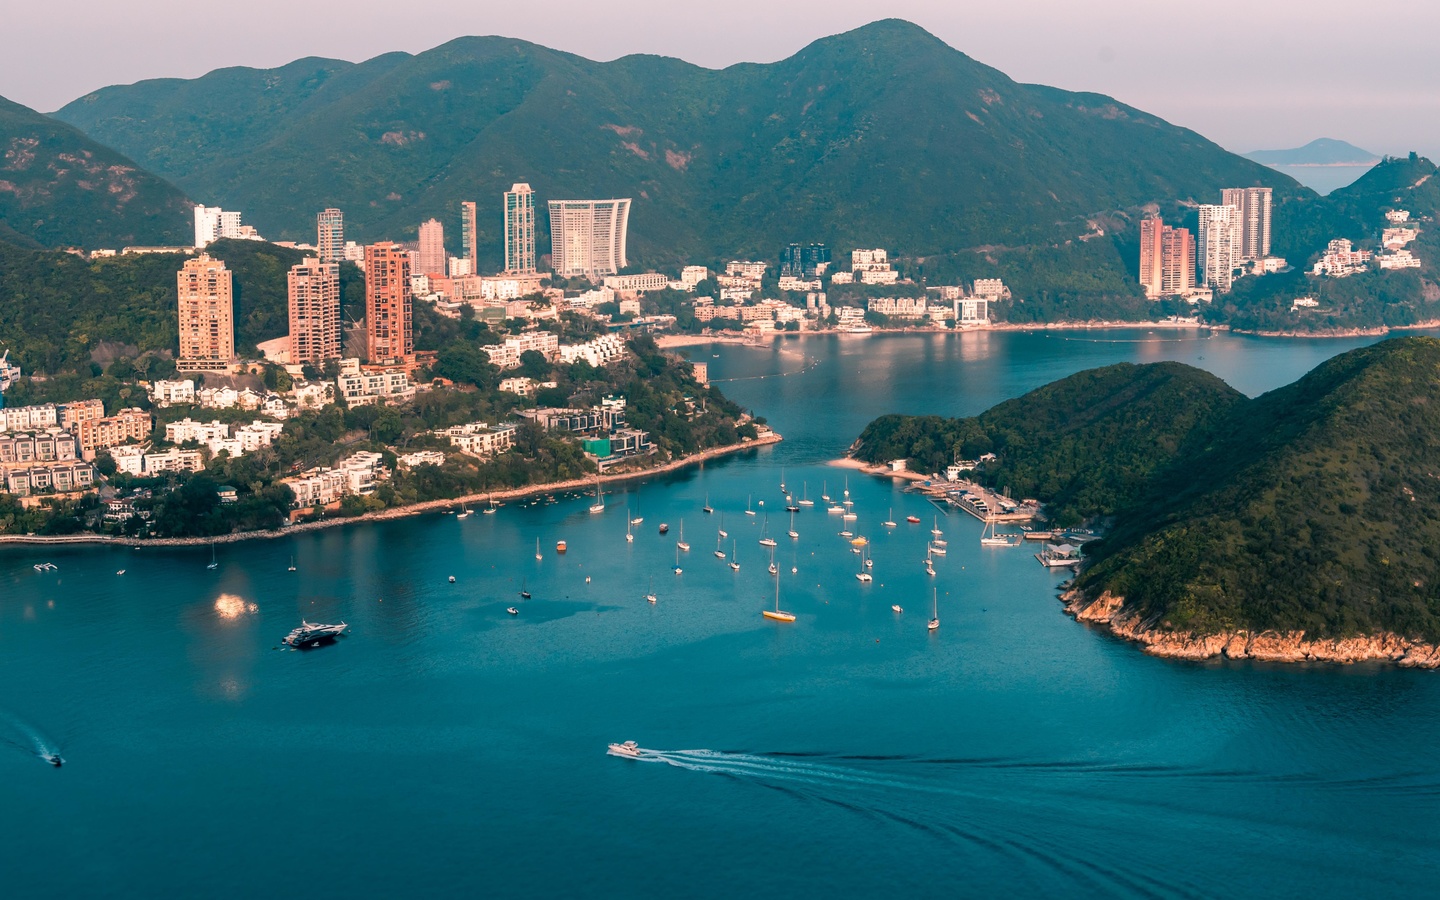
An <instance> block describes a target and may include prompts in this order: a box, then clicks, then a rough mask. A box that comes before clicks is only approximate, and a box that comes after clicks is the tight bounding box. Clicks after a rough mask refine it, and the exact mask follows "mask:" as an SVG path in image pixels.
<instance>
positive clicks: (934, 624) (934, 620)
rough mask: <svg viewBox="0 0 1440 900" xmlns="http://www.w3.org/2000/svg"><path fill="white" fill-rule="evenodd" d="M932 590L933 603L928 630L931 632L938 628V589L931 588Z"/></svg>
mask: <svg viewBox="0 0 1440 900" xmlns="http://www.w3.org/2000/svg"><path fill="white" fill-rule="evenodd" d="M933 590H934V591H935V595H934V596H935V602H934V606H933V607H932V610H931V613H930V625H929V629H930V630H931V631H934V630H935V629H937V628H939V627H940V589H939V588H933Z"/></svg>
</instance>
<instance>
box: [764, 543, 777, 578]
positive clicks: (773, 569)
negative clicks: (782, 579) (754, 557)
mask: <svg viewBox="0 0 1440 900" xmlns="http://www.w3.org/2000/svg"><path fill="white" fill-rule="evenodd" d="M766 571H767V572H769V573H770V574H771V575H778V574H780V569H779V567H777V566H776V565H775V548H774V547H771V548H770V565H769V567H768V568H767V569H766Z"/></svg>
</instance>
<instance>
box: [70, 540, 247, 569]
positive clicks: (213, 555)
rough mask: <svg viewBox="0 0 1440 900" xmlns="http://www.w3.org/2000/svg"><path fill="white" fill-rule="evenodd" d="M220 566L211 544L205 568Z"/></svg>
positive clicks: (213, 546)
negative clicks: (208, 561) (208, 559)
mask: <svg viewBox="0 0 1440 900" xmlns="http://www.w3.org/2000/svg"><path fill="white" fill-rule="evenodd" d="M46 565H49V564H48V563H47V564H46ZM219 565H220V564H219V563H218V562H216V561H215V545H214V544H211V545H210V565H208V566H206V567H205V568H207V569H214V568H217V567H219Z"/></svg>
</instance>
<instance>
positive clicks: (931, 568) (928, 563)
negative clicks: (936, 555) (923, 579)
mask: <svg viewBox="0 0 1440 900" xmlns="http://www.w3.org/2000/svg"><path fill="white" fill-rule="evenodd" d="M925 574H926V575H934V574H935V561H934V560H933V559H931V558H930V549H929V548H928V547H927V548H926V549H925Z"/></svg>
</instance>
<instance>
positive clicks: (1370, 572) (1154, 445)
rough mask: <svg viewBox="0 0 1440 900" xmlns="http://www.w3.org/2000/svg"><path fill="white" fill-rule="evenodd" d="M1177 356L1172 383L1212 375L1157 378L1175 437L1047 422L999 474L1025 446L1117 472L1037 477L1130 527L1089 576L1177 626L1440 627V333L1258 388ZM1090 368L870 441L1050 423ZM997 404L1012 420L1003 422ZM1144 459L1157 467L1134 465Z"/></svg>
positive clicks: (896, 422)
mask: <svg viewBox="0 0 1440 900" xmlns="http://www.w3.org/2000/svg"><path fill="white" fill-rule="evenodd" d="M1170 368H1173V369H1175V370H1177V371H1176V372H1174V374H1173V376H1172V379H1171V380H1170V384H1172V385H1173V384H1175V383H1184V382H1185V381H1189V382H1191V383H1193V384H1194V386H1195V387H1194V389H1191V390H1186V391H1179V392H1173V393H1171V394H1170V397H1169V399H1168V400H1167V399H1163V398H1164V397H1165V393H1164V392H1159V393H1156V394H1154V395H1153V396H1155V397H1160V398H1162V402H1161V403H1160V404H1159V406H1158V407H1157V411H1158V409H1165V410H1167V413H1166V414H1165V415H1164V416H1163V417H1161V418H1157V419H1155V420H1153V422H1152V423H1151V424H1152V427H1153V428H1154V429H1158V430H1159V431H1160V432H1161V435H1162V436H1161V437H1160V438H1157V437H1156V436H1155V435H1153V434H1152V433H1151V430H1150V429H1147V428H1146V427H1144V424H1143V423H1142V422H1140V421H1139V420H1137V419H1134V418H1133V417H1132V416H1131V414H1128V413H1122V414H1121V415H1120V416H1119V419H1118V420H1117V424H1116V425H1115V426H1114V427H1113V428H1105V427H1098V428H1094V429H1092V430H1090V431H1089V432H1088V433H1085V434H1084V438H1085V442H1086V445H1085V446H1084V447H1083V448H1080V449H1079V450H1078V451H1077V447H1076V446H1075V445H1073V444H1072V443H1071V442H1070V441H1068V440H1066V439H1065V438H1063V437H1062V438H1056V439H1051V438H1048V437H1045V436H1043V435H1041V436H1037V437H1035V438H1032V441H1033V444H1032V445H1031V447H1033V448H1034V449H1033V450H1032V449H1031V447H1022V448H1019V449H1016V450H1006V449H1005V447H1004V446H1001V452H1002V458H1001V460H1000V466H999V468H998V469H997V470H996V473H997V474H999V473H1002V472H1006V471H1007V469H1008V468H1013V467H1014V466H1015V463H1014V462H1012V461H1010V459H1009V458H1010V457H1019V458H1020V459H1022V460H1024V461H1025V462H1026V465H1027V466H1029V467H1030V469H1031V470H1032V471H1040V472H1045V471H1052V470H1053V471H1058V472H1061V473H1066V472H1071V471H1079V470H1080V469H1082V468H1088V469H1090V470H1091V471H1090V472H1089V473H1088V474H1087V475H1085V476H1084V481H1085V483H1087V484H1099V485H1101V488H1100V489H1099V490H1092V491H1090V492H1089V493H1082V492H1078V491H1075V490H1073V489H1071V482H1067V481H1065V480H1064V479H1063V478H1060V479H1055V480H1054V481H1052V482H1050V483H1046V482H1043V481H1040V480H1036V481H1035V482H1033V483H1035V484H1037V486H1038V490H1037V493H1038V494H1039V496H1040V498H1041V499H1045V500H1049V499H1054V500H1056V501H1057V502H1058V503H1059V504H1060V510H1061V511H1062V512H1063V511H1065V510H1067V509H1068V511H1069V512H1071V513H1073V514H1076V515H1097V516H1098V515H1104V514H1106V513H1107V512H1109V511H1110V510H1111V509H1113V510H1114V513H1115V514H1114V520H1115V522H1116V527H1115V528H1114V530H1113V532H1112V533H1111V534H1110V535H1109V536H1108V537H1107V538H1106V539H1104V540H1103V541H1097V542H1094V543H1093V544H1090V545H1087V547H1086V551H1087V556H1089V557H1090V558H1091V561H1092V562H1091V564H1090V565H1089V566H1088V567H1087V568H1086V569H1085V570H1084V571H1083V572H1082V573H1081V574H1080V575H1079V577H1078V578H1077V582H1076V583H1077V587H1079V588H1080V589H1081V590H1083V591H1085V592H1087V593H1089V594H1090V595H1091V596H1095V595H1098V594H1099V593H1100V592H1102V591H1111V592H1113V593H1115V594H1117V595H1119V596H1123V597H1124V598H1125V601H1126V606H1127V608H1129V609H1132V610H1135V611H1137V612H1139V613H1140V614H1142V616H1144V617H1145V619H1146V620H1147V621H1152V622H1154V623H1156V624H1158V625H1159V626H1161V627H1164V628H1173V629H1177V630H1187V631H1195V632H1200V633H1213V632H1218V631H1224V630H1229V629H1237V628H1243V629H1250V630H1252V631H1259V630H1264V629H1278V630H1304V631H1306V632H1307V633H1308V634H1309V635H1310V636H1311V637H1341V636H1350V635H1356V634H1377V633H1380V632H1387V631H1389V632H1395V633H1398V634H1401V635H1404V636H1407V637H1414V638H1423V639H1426V640H1436V639H1437V638H1440V549H1437V548H1440V479H1437V477H1436V473H1437V472H1440V416H1436V415H1435V411H1434V409H1433V408H1432V407H1433V406H1434V404H1435V402H1436V398H1437V397H1440V341H1437V340H1435V339H1432V338H1400V339H1394V340H1389V341H1385V342H1382V343H1380V344H1376V345H1374V346H1371V347H1366V348H1363V349H1360V350H1355V351H1351V352H1349V353H1346V354H1343V355H1341V356H1338V357H1336V358H1334V359H1332V360H1330V361H1328V362H1326V363H1324V364H1322V365H1321V366H1319V367H1318V368H1316V369H1315V370H1314V371H1313V372H1311V373H1310V374H1308V375H1306V376H1305V377H1304V378H1302V379H1300V380H1299V381H1297V382H1296V383H1294V384H1292V385H1289V386H1286V387H1283V388H1280V389H1278V390H1275V391H1272V392H1270V393H1268V394H1265V395H1263V396H1261V397H1258V398H1256V399H1253V400H1244V399H1235V398H1234V397H1233V396H1232V393H1233V392H1228V390H1226V391H1218V390H1214V389H1206V383H1207V382H1211V381H1213V379H1212V378H1211V376H1208V375H1205V374H1204V373H1199V372H1190V373H1188V374H1183V375H1182V371H1183V370H1184V368H1185V367H1181V366H1173V365H1172V366H1170ZM1077 377H1080V378H1084V379H1094V380H1095V381H1096V382H1097V384H1098V385H1099V386H1100V389H1099V390H1100V392H1101V393H1103V392H1104V391H1106V390H1111V391H1116V390H1119V391H1123V390H1125V386H1124V381H1125V379H1126V378H1127V377H1128V378H1129V379H1130V380H1131V381H1132V382H1133V383H1134V385H1135V387H1136V388H1137V389H1138V388H1140V387H1142V386H1143V385H1144V384H1146V383H1147V382H1154V381H1156V379H1157V378H1158V377H1159V373H1157V372H1156V367H1151V366H1142V367H1128V369H1126V368H1122V367H1110V368H1109V369H1101V370H1098V371H1097V372H1094V373H1082V375H1081V376H1077ZM1084 383H1085V382H1084V381H1083V380H1082V381H1079V382H1077V381H1075V380H1074V379H1066V380H1064V381H1061V382H1058V383H1057V384H1056V385H1052V386H1051V388H1047V389H1042V390H1041V391H1037V392H1034V393H1032V394H1030V395H1027V396H1026V397H1022V398H1020V399H1019V400H1015V401H1010V402H1008V403H1006V404H1002V405H1001V406H1000V407H997V408H996V409H995V410H992V411H991V412H990V413H986V414H985V415H983V416H980V417H976V418H975V419H966V420H958V422H950V423H946V422H942V421H939V420H936V421H934V422H929V421H927V420H905V419H903V418H900V417H887V418H886V419H882V420H877V422H875V423H872V425H871V426H870V427H869V428H868V429H867V430H866V437H865V438H864V439H863V440H862V450H864V451H865V452H866V454H867V458H876V459H878V458H884V457H886V456H898V455H902V451H903V450H904V449H905V448H906V446H907V445H906V440H907V439H909V440H910V441H911V444H910V445H909V446H911V447H912V448H915V449H918V451H919V452H920V453H922V454H926V455H925V456H922V457H921V459H922V460H924V459H928V458H931V457H934V456H935V455H936V449H935V448H934V447H933V446H932V445H931V443H926V441H927V439H928V440H929V441H930V442H932V443H933V442H936V441H938V436H940V435H944V436H946V437H948V436H950V435H955V436H956V438H957V439H959V440H961V442H962V443H961V446H965V447H970V448H978V447H981V446H985V444H984V441H985V440H987V439H988V440H991V441H996V439H997V438H1000V437H1005V436H1006V433H1005V432H1004V431H1003V430H1002V427H1001V425H1000V423H1001V422H1005V421H1011V422H1015V423H1023V424H1028V425H1029V427H1030V429H1031V430H1032V431H1033V432H1034V433H1035V434H1037V435H1040V433H1041V432H1042V431H1047V430H1049V429H1050V428H1052V427H1053V426H1054V422H1053V421H1052V416H1053V413H1054V410H1055V407H1056V401H1057V400H1059V399H1063V398H1065V397H1066V395H1067V394H1069V396H1071V397H1074V396H1076V392H1075V391H1073V390H1072V389H1074V388H1077V387H1079V386H1080V385H1082V384H1084ZM1172 401H1173V402H1172ZM1134 402H1135V403H1136V404H1137V405H1139V406H1141V407H1142V409H1144V408H1146V407H1147V406H1150V401H1149V400H1148V399H1145V398H1140V397H1137V398H1136V399H1135V401H1134ZM1002 411H1003V413H1002ZM1077 413H1078V414H1079V416H1080V417H1081V418H1083V417H1084V414H1085V411H1084V410H1083V409H1082V410H1078V411H1077ZM986 417H990V418H989V419H987V418H986ZM1031 417H1033V421H1030V419H1031ZM1095 421H1096V423H1097V424H1100V425H1102V426H1103V424H1104V421H1105V420H1104V419H1096V420H1095ZM1127 421H1128V422H1129V425H1128V426H1127V425H1126V424H1125V423H1126V422H1127ZM981 422H994V423H995V424H994V425H993V426H992V430H991V431H988V432H987V431H984V430H983V429H979V428H978V427H977V426H978V423H981ZM1082 428H1083V427H1082ZM967 435H968V437H966V436H967ZM882 439H883V440H882ZM965 440H970V441H974V442H975V443H972V444H965V443H963V442H964V441H965ZM997 444H998V441H997ZM872 447H873V449H872ZM1170 447H1173V448H1175V449H1174V450H1173V451H1172V450H1170V449H1169V448H1170ZM942 451H943V448H942ZM1077 455H1083V459H1081V460H1080V462H1078V463H1074V462H1071V461H1072V460H1075V459H1076V458H1077ZM1147 466H1148V472H1146V471H1144V470H1145V469H1146V467H1147ZM1132 471H1138V472H1141V473H1142V475H1143V476H1144V477H1141V478H1138V479H1132V478H1129V477H1128V476H1129V474H1130V473H1131V472H1132ZM1009 477H1010V478H1011V479H1012V480H1015V481H1018V479H1019V478H1020V477H1023V476H1018V475H1011V476H1009ZM1117 501H1118V503H1117ZM1112 503H1115V504H1116V505H1114V506H1111V504H1112Z"/></svg>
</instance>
